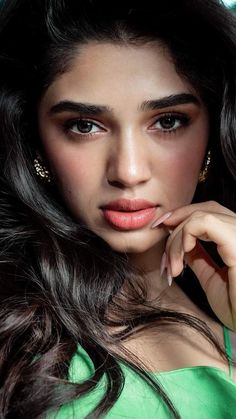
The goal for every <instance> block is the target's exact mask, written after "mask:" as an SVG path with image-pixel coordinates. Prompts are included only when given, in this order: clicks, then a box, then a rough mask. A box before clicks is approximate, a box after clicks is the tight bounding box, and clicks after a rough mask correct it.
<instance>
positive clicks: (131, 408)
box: [47, 327, 236, 419]
mask: <svg viewBox="0 0 236 419" xmlns="http://www.w3.org/2000/svg"><path fill="white" fill-rule="evenodd" d="M224 339H225V348H226V352H227V355H228V357H231V356H232V349H231V344H230V337H229V330H228V329H227V328H226V327H224ZM120 365H121V368H122V370H123V371H124V374H125V385H124V388H123V390H122V393H121V395H120V397H119V399H118V400H117V402H116V403H115V405H114V406H113V407H112V408H111V410H110V411H109V412H108V413H107V414H106V416H103V417H105V418H108V419H110V418H135V419H150V418H161V419H169V418H172V415H171V413H170V412H169V410H168V408H167V407H166V405H165V403H164V402H163V401H162V400H161V399H160V396H158V395H157V394H156V393H155V392H154V391H153V390H152V389H151V388H150V387H149V385H148V384H146V383H145V382H144V381H143V379H141V378H140V377H139V376H138V375H137V373H135V372H134V371H132V370H131V369H130V368H129V367H128V366H126V365H125V364H123V363H120ZM93 372H94V368H93V364H92V361H91V359H90V358H89V356H88V355H87V353H86V352H85V351H84V350H83V349H82V348H81V347H80V346H78V349H77V351H76V353H75V354H74V356H73V357H72V360H71V364H70V369H69V379H70V381H72V382H81V381H83V380H84V379H86V378H88V377H91V376H92V375H93ZM150 374H151V375H153V376H154V377H156V378H157V380H158V383H159V384H161V385H162V386H163V388H164V390H165V391H166V392H167V394H168V396H169V397H170V400H171V401H172V403H173V405H174V407H175V408H176V409H177V411H178V413H179V414H180V416H181V418H182V419H189V418H190V417H191V419H199V418H201V419H212V418H214V419H226V418H227V419H235V418H236V383H235V382H234V381H233V379H232V375H233V367H232V363H231V361H230V359H229V375H228V374H226V373H225V372H224V371H223V370H221V369H220V368H217V367H209V366H194V367H189V368H180V369H176V370H172V371H167V372H159V373H150ZM105 387H106V379H105V377H103V379H102V380H101V381H100V382H99V384H98V386H97V387H96V389H95V390H94V391H92V392H91V393H89V394H87V395H85V396H82V397H81V398H80V399H79V400H78V399H77V400H75V401H73V402H71V403H69V404H67V405H64V406H62V407H61V408H60V409H59V411H57V413H55V411H54V413H51V414H49V415H48V416H47V419H84V418H85V417H86V415H88V414H89V413H90V412H91V411H92V410H93V408H94V407H95V406H96V405H97V404H98V402H99V401H100V399H101V397H102V395H103V394H104V392H105Z"/></svg>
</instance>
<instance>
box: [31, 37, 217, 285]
mask: <svg viewBox="0 0 236 419" xmlns="http://www.w3.org/2000/svg"><path fill="white" fill-rule="evenodd" d="M181 93H186V94H193V95H194V96H195V97H196V98H197V99H198V101H199V104H198V105H197V104H195V103H187V104H179V105H176V106H171V107H163V108H161V109H158V110H145V111H141V110H140V109H139V108H140V105H141V104H142V103H143V102H144V101H148V100H154V99H161V98H163V97H166V96H169V95H177V94H181ZM64 100H70V101H75V102H83V103H89V104H99V105H105V106H108V107H109V108H112V109H113V113H112V114H111V113H103V114H101V115H99V116H96V117H94V116H92V115H89V114H85V115H84V114H83V115H80V114H79V113H78V112H71V111H69V112H68V111H67V112H60V113H57V114H53V115H51V114H50V113H49V110H50V109H51V108H52V106H54V105H56V104H57V103H59V102H61V101H64ZM166 113H175V114H176V113H177V114H180V115H184V116H186V117H188V118H189V119H190V122H189V124H188V125H187V126H184V124H183V123H182V121H179V120H178V119H176V120H175V121H174V127H177V126H179V128H178V129H177V130H169V132H167V131H166V132H164V130H163V128H162V126H161V125H160V122H156V121H157V120H158V118H160V117H161V116H163V115H165V114H166ZM79 117H83V118H86V119H88V120H90V121H93V122H94V123H95V124H97V125H98V126H92V130H93V131H96V132H95V134H94V135H93V136H92V137H86V136H84V137H82V135H80V136H79V131H78V128H77V126H76V125H74V126H73V127H72V129H73V131H74V132H72V131H70V132H68V133H65V132H64V131H63V123H65V122H66V121H68V120H70V119H76V118H79ZM38 120H39V130H40V135H41V139H42V143H43V147H44V150H45V153H46V156H47V159H48V161H49V164H50V167H51V170H52V171H53V173H54V176H55V177H56V179H57V183H58V187H59V190H60V191H61V193H62V195H63V197H64V199H65V202H66V204H67V206H68V208H69V209H70V211H71V212H72V213H73V215H74V216H75V217H76V218H78V219H80V220H81V221H82V222H83V223H84V224H86V225H87V226H88V227H89V228H90V229H91V230H93V231H94V232H96V233H97V234H98V235H99V236H100V237H102V238H103V239H104V240H105V241H106V242H107V243H109V245H110V246H111V247H112V248H113V249H115V250H117V251H119V252H126V253H128V254H129V257H130V261H131V262H132V263H133V264H135V265H138V266H140V267H142V268H143V269H144V270H145V271H147V272H149V273H150V275H149V277H150V276H152V277H154V276H155V278H156V276H157V274H158V276H159V268H160V260H161V257H162V254H163V250H164V245H165V240H166V237H167V236H168V230H167V229H165V228H163V226H162V228H161V227H160V228H159V229H155V230H152V229H151V228H150V226H151V224H152V223H149V224H148V225H147V226H145V227H143V228H141V229H137V230H133V231H125V232H124V231H117V230H116V229H114V228H113V227H111V226H110V225H109V224H108V223H107V221H106V220H105V219H104V217H103V215H102V213H101V210H100V208H99V207H100V206H101V205H104V204H106V203H108V202H110V201H111V200H114V199H117V198H121V197H125V198H131V199H133V198H144V199H147V200H150V201H152V202H154V203H156V205H158V208H157V209H156V214H155V216H156V218H158V217H159V216H161V215H162V214H163V213H165V212H167V211H169V210H172V209H174V208H178V207H180V206H183V205H186V204H188V203H190V202H191V200H192V198H193V195H194V191H195V188H196V185H197V182H198V176H199V172H200V170H201V166H202V163H203V159H204V156H205V152H206V147H207V142H208V130H209V127H208V113H207V110H206V108H205V106H204V105H203V103H202V102H201V100H200V97H199V96H198V94H197V93H196V92H195V91H194V89H193V87H192V86H190V85H189V84H188V83H187V82H186V80H184V79H182V78H181V77H180V76H179V75H178V74H177V73H176V70H175V67H174V64H173V62H172V60H171V57H170V55H169V54H168V52H167V51H166V50H165V49H164V48H163V47H162V46H161V45H160V44H159V43H157V42H155V43H149V44H145V45H143V46H138V47H135V46H127V45H126V46H124V45H114V44H109V43H103V44H102V43H99V44H98V43H92V42H91V43H90V44H88V45H86V46H83V47H80V51H79V53H78V55H77V56H76V57H75V59H74V61H73V63H72V65H71V66H70V69H69V70H68V72H66V73H65V74H63V75H62V76H60V77H58V78H57V79H56V80H55V81H54V82H53V83H52V84H51V86H50V87H49V88H48V90H47V91H46V93H45V95H44V96H43V98H42V100H41V102H40V104H39V118H38ZM151 273H152V275H151ZM155 282H156V279H155ZM162 282H163V281H162ZM159 285H160V284H159ZM160 288H163V286H162V287H159V290H160Z"/></svg>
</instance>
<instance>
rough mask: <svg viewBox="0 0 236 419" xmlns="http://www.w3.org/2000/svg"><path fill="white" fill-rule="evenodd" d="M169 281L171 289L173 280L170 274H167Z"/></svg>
mask: <svg viewBox="0 0 236 419" xmlns="http://www.w3.org/2000/svg"><path fill="white" fill-rule="evenodd" d="M167 280H168V284H169V287H171V285H172V281H173V278H172V276H171V275H170V274H167Z"/></svg>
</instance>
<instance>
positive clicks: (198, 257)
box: [184, 241, 227, 297]
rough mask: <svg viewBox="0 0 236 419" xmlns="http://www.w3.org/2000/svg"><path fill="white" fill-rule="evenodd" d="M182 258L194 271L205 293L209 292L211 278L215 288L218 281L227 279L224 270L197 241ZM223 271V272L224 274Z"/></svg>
mask: <svg viewBox="0 0 236 419" xmlns="http://www.w3.org/2000/svg"><path fill="white" fill-rule="evenodd" d="M184 260H185V261H186V263H187V264H188V266H189V267H190V268H191V269H192V271H193V272H194V273H195V275H196V277H197V278H198V280H199V282H200V284H201V286H202V288H203V290H204V291H205V293H206V294H209V289H210V287H211V285H212V280H213V279H214V284H213V285H215V288H216V286H217V285H218V284H217V283H218V282H220V284H221V283H222V281H223V282H225V281H226V279H227V275H226V271H225V270H224V269H220V268H219V267H218V265H217V264H216V263H215V262H214V261H213V259H212V258H211V257H210V255H209V254H208V252H207V251H206V250H205V249H204V247H203V246H202V245H201V244H200V243H199V241H197V242H196V245H195V247H194V249H193V250H192V251H191V252H189V253H187V254H185V256H184ZM223 272H225V274H224V275H223ZM222 285H223V284H222ZM215 290H216V289H215ZM219 295H220V294H218V297H219Z"/></svg>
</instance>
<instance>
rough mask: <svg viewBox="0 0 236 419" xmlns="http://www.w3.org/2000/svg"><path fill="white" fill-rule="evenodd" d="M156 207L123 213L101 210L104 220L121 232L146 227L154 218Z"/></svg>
mask: <svg viewBox="0 0 236 419" xmlns="http://www.w3.org/2000/svg"><path fill="white" fill-rule="evenodd" d="M155 212H156V207H152V208H145V209H142V210H139V211H133V212H131V211H130V212H123V211H114V210H109V209H103V215H104V217H105V219H106V220H107V221H108V222H109V223H110V224H111V225H113V226H114V227H117V228H119V229H121V230H135V229H138V228H141V227H144V226H146V225H147V224H148V223H150V221H152V219H153V218H154V215H155Z"/></svg>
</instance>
